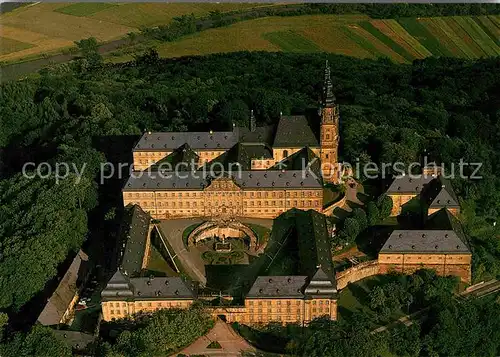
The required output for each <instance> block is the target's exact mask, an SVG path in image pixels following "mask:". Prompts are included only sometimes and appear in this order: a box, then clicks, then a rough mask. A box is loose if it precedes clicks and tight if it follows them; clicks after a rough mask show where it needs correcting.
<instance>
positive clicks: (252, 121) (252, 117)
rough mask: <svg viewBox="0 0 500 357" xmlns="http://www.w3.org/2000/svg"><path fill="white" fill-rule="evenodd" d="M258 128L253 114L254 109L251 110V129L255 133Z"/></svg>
mask: <svg viewBox="0 0 500 357" xmlns="http://www.w3.org/2000/svg"><path fill="white" fill-rule="evenodd" d="M256 128H257V123H256V122H255V116H254V115H253V109H252V110H250V131H251V132H252V133H253V132H254V131H255V129H256Z"/></svg>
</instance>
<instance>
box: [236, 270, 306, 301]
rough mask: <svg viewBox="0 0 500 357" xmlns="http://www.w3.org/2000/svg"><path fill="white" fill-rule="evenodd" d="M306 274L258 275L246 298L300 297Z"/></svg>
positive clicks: (302, 294) (302, 295)
mask: <svg viewBox="0 0 500 357" xmlns="http://www.w3.org/2000/svg"><path fill="white" fill-rule="evenodd" d="M306 282H307V276H296V275H290V276H259V277H257V279H256V280H255V282H254V284H253V285H252V288H251V289H250V291H249V292H248V294H247V296H246V297H247V298H251V299H255V298H285V297H290V298H302V297H304V293H303V289H304V286H305V284H306Z"/></svg>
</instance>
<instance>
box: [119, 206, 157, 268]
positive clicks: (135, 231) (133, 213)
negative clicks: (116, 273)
mask: <svg viewBox="0 0 500 357" xmlns="http://www.w3.org/2000/svg"><path fill="white" fill-rule="evenodd" d="M127 209H128V210H127V218H126V220H125V222H124V225H125V226H124V228H125V229H124V232H123V234H124V235H125V236H124V238H125V239H124V243H123V244H124V245H125V246H124V247H122V248H123V249H122V254H121V257H122V260H121V268H122V270H123V272H124V274H125V275H128V276H131V277H132V276H136V275H138V274H140V272H141V269H142V260H143V258H144V252H145V250H146V239H147V236H148V232H149V223H150V221H151V217H150V216H149V214H147V213H146V212H144V211H143V210H142V208H141V207H140V206H138V205H133V206H128V207H127Z"/></svg>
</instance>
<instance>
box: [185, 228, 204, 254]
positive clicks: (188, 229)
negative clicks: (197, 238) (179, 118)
mask: <svg viewBox="0 0 500 357" xmlns="http://www.w3.org/2000/svg"><path fill="white" fill-rule="evenodd" d="M200 224H203V223H195V224H192V225H190V226H189V227H187V228H186V229H185V230H184V232H182V242H183V243H184V247H185V248H186V249H187V248H188V237H189V235H190V234H191V232H192V231H194V229H195V228H196V227H198V226H199V225H200Z"/></svg>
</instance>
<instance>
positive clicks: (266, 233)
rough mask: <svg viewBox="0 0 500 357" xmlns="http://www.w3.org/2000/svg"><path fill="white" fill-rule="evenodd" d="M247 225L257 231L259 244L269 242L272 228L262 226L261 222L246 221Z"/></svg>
mask: <svg viewBox="0 0 500 357" xmlns="http://www.w3.org/2000/svg"><path fill="white" fill-rule="evenodd" d="M246 225H247V226H248V227H249V228H250V229H251V230H252V231H253V232H254V233H255V235H256V236H257V243H258V244H259V245H261V244H265V243H267V241H268V240H269V237H270V235H271V230H270V229H269V228H267V227H264V226H261V225H260V224H254V223H246Z"/></svg>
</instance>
